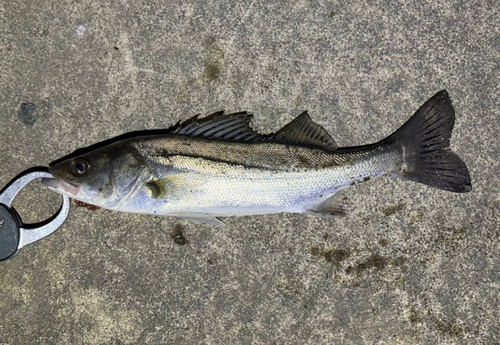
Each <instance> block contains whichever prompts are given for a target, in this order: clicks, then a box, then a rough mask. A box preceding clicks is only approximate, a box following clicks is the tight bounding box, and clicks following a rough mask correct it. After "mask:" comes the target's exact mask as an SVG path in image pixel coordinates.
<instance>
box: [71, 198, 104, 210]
mask: <svg viewBox="0 0 500 345" xmlns="http://www.w3.org/2000/svg"><path fill="white" fill-rule="evenodd" d="M73 202H74V204H75V205H76V206H78V207H83V208H86V209H87V210H90V211H97V210H98V209H100V207H99V206H96V205H91V204H87V203H86V202H83V201H80V200H73Z"/></svg>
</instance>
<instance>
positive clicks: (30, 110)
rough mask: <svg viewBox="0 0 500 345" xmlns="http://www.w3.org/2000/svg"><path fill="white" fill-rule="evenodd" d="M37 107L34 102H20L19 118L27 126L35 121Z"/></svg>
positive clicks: (31, 125) (30, 125)
mask: <svg viewBox="0 0 500 345" xmlns="http://www.w3.org/2000/svg"><path fill="white" fill-rule="evenodd" d="M36 115H37V109H36V105H35V104H34V103H22V104H21V108H19V119H20V120H21V121H22V122H23V123H24V124H25V125H26V126H28V127H33V125H34V124H35V122H36Z"/></svg>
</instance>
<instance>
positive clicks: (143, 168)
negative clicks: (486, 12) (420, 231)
mask: <svg viewBox="0 0 500 345" xmlns="http://www.w3.org/2000/svg"><path fill="white" fill-rule="evenodd" d="M252 116H253V115H252V114H249V113H247V112H238V113H233V114H229V115H226V114H224V112H216V113H214V114H212V115H209V116H207V117H204V118H199V115H196V116H194V117H192V118H190V119H188V120H186V121H184V122H178V123H177V124H175V125H173V126H171V127H170V128H168V129H165V130H160V131H143V132H139V134H138V133H136V132H133V133H132V134H131V135H124V136H121V137H117V138H115V139H111V140H110V141H107V142H104V143H101V144H98V145H97V146H96V145H93V146H91V147H89V148H87V149H83V150H77V151H75V152H74V153H73V154H71V155H69V156H67V157H65V158H62V159H59V160H57V161H55V162H53V163H51V164H50V165H49V172H50V173H51V174H52V176H53V178H46V179H43V181H42V183H43V184H44V185H45V186H46V187H48V188H49V189H50V190H52V191H55V192H57V193H60V194H63V195H67V196H69V197H71V198H73V199H76V200H79V201H81V202H84V203H87V204H91V205H95V206H98V207H101V208H105V209H109V210H114V211H120V212H129V213H136V214H149V215H164V216H174V217H178V218H181V219H185V220H192V221H196V222H199V223H205V224H212V225H223V224H224V223H223V221H222V220H221V219H220V218H221V217H230V216H244V215H261V214H275V213H283V212H290V213H304V214H307V215H312V216H318V217H325V218H335V217H340V216H345V215H348V214H349V213H350V207H349V205H347V204H346V203H345V200H344V199H345V198H344V197H342V195H343V190H345V189H346V188H348V187H349V186H352V185H354V184H357V183H362V182H366V181H368V180H371V179H375V178H379V177H382V176H389V177H393V178H399V179H403V180H410V181H414V182H418V183H422V184H425V185H428V186H431V187H435V188H438V189H442V190H445V191H450V192H456V193H465V192H469V191H471V190H472V184H471V178H470V174H469V171H468V169H467V167H466V165H465V163H464V162H463V161H462V160H461V159H460V158H459V157H458V156H457V155H456V154H455V153H454V152H452V151H451V149H450V137H451V134H452V130H453V126H454V123H455V111H454V108H453V105H452V102H451V100H450V97H449V95H448V93H447V92H446V90H442V91H440V92H438V93H437V94H435V95H434V96H433V97H432V98H430V99H429V100H428V101H427V102H426V103H425V104H424V105H422V106H421V107H420V108H419V109H418V110H417V111H416V113H415V114H414V115H413V116H412V117H411V118H410V119H409V120H408V121H407V122H406V123H404V124H403V125H402V126H401V128H399V129H398V130H397V131H395V132H394V133H393V134H391V135H390V136H388V137H387V138H385V139H383V140H381V141H379V142H376V143H372V144H368V145H363V146H355V147H339V146H338V145H337V143H336V142H335V140H334V139H333V138H332V136H331V135H330V134H329V133H328V132H327V131H326V130H325V129H324V128H323V127H322V126H320V125H319V124H317V123H315V122H313V120H312V119H311V117H310V116H309V115H308V113H307V112H303V113H301V114H300V115H299V116H298V117H296V118H295V119H294V120H293V121H291V122H290V123H288V124H287V125H285V126H284V127H283V128H281V129H280V130H278V131H276V132H274V133H270V134H261V133H258V132H257V131H255V130H254V129H252V127H251V123H250V122H251V119H252Z"/></svg>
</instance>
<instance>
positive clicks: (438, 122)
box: [384, 90, 472, 193]
mask: <svg viewBox="0 0 500 345" xmlns="http://www.w3.org/2000/svg"><path fill="white" fill-rule="evenodd" d="M454 124H455V110H454V109H453V106H452V104H451V100H450V97H449V96H448V93H447V92H446V91H445V90H443V91H440V92H438V93H437V94H436V95H435V96H434V97H432V98H431V99H429V100H428V101H427V102H426V103H425V104H424V105H423V106H422V107H420V109H418V111H417V112H416V113H415V114H414V115H413V116H412V117H411V118H410V119H409V120H408V121H407V122H406V123H405V124H404V125H403V126H402V127H401V128H400V129H399V130H397V131H396V132H395V133H394V134H392V135H391V136H389V137H388V138H387V139H385V140H384V142H386V143H395V144H400V145H401V147H402V149H403V161H404V163H403V166H402V168H401V169H400V170H399V171H398V172H397V173H396V175H397V176H398V177H400V178H403V179H407V180H412V181H416V182H420V183H423V184H426V185H429V186H432V187H436V188H439V189H443V190H447V191H451V192H456V193H465V192H469V191H470V190H471V189H472V185H471V180H470V175H469V171H468V170H467V167H466V166H465V164H464V162H463V161H462V160H461V159H460V158H459V157H458V156H457V155H456V154H455V153H453V152H452V151H451V149H450V147H449V146H450V137H451V132H452V130H453V125H454Z"/></svg>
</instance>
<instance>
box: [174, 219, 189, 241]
mask: <svg viewBox="0 0 500 345" xmlns="http://www.w3.org/2000/svg"><path fill="white" fill-rule="evenodd" d="M183 230H184V227H183V226H182V225H181V224H179V223H177V224H175V226H174V230H172V232H171V233H170V237H171V238H172V240H174V242H175V243H177V244H178V245H180V246H183V245H185V244H187V243H189V241H188V240H187V239H186V237H184V232H183Z"/></svg>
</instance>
